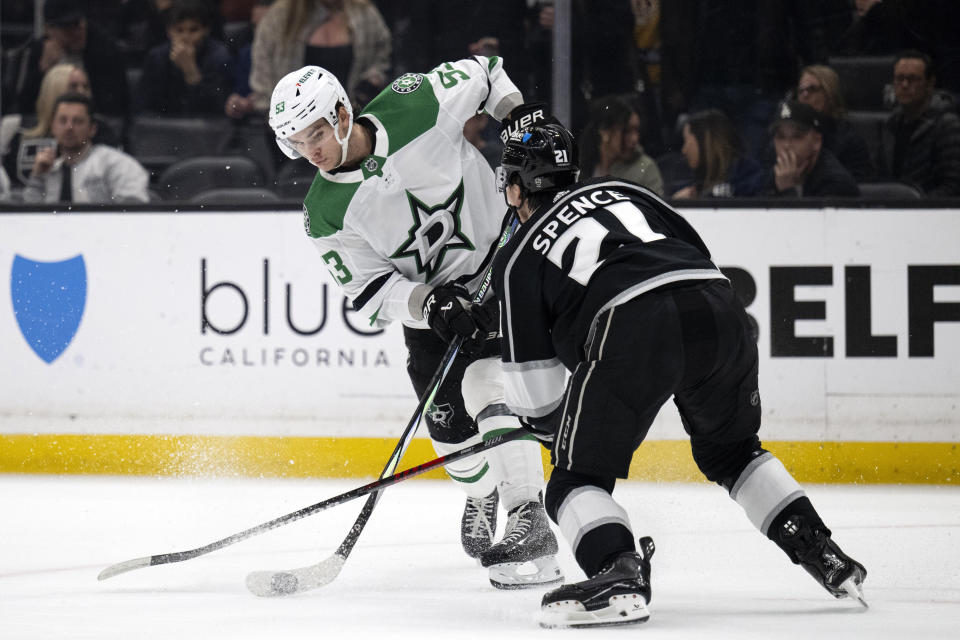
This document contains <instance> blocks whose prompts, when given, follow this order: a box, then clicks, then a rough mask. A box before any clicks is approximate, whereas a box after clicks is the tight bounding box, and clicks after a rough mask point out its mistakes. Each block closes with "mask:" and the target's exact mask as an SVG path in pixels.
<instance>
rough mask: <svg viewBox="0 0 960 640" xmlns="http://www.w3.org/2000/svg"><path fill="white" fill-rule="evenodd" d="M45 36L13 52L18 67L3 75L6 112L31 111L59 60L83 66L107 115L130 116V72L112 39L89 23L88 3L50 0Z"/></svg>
mask: <svg viewBox="0 0 960 640" xmlns="http://www.w3.org/2000/svg"><path fill="white" fill-rule="evenodd" d="M43 18H44V36H43V37H42V38H39V39H33V40H31V41H30V42H29V43H27V44H26V45H25V46H24V48H23V49H22V50H20V51H17V52H13V58H14V62H13V63H12V64H10V66H9V67H8V68H10V69H12V70H14V71H15V73H13V74H10V78H9V81H10V82H12V85H11V84H7V82H8V80H7V79H4V93H3V99H4V108H3V112H4V113H21V114H32V113H33V109H34V104H35V103H36V100H37V94H38V93H39V92H40V82H41V80H42V79H43V76H44V74H45V73H46V72H47V71H48V70H50V69H51V68H52V67H53V66H55V65H56V64H58V63H61V62H72V63H74V64H79V65H82V66H83V68H84V69H86V71H87V73H88V74H89V76H90V86H91V87H92V89H93V93H94V95H96V96H97V105H98V109H99V110H100V111H101V112H102V113H104V114H105V115H108V116H123V117H125V116H126V115H127V107H128V105H127V74H126V70H125V69H124V66H123V59H122V57H121V56H120V52H119V50H118V49H117V47H116V45H115V44H114V42H113V41H112V40H111V38H110V37H109V36H108V35H107V34H106V33H105V32H103V31H102V30H101V29H100V27H98V26H97V25H96V24H88V23H87V13H86V8H85V3H83V2H80V1H78V0H46V2H44V4H43Z"/></svg>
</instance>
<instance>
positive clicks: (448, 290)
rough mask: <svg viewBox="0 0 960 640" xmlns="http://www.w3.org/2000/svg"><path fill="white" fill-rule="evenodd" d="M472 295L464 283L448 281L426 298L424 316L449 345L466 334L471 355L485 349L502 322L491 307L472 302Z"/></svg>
mask: <svg viewBox="0 0 960 640" xmlns="http://www.w3.org/2000/svg"><path fill="white" fill-rule="evenodd" d="M469 297H470V294H469V293H467V290H466V289H465V288H464V287H463V286H461V285H459V284H456V283H454V282H448V283H446V284H442V285H440V286H439V287H435V288H434V289H433V291H431V292H430V293H429V295H427V298H426V300H424V301H423V317H424V319H425V320H426V321H427V324H429V325H430V328H431V329H433V330H434V332H435V333H436V334H437V335H438V336H440V337H441V338H443V340H444V342H446V343H447V344H449V343H451V342H453V340H454V339H455V338H456V337H457V336H460V337H462V338H463V347H462V349H463V351H464V352H465V353H467V354H471V353H477V352H479V351H480V350H482V349H483V346H484V344H485V343H486V341H487V339H488V338H489V336H490V334H491V333H493V334H494V337H495V336H496V332H497V323H498V318H497V317H496V314H495V313H493V312H492V311H491V308H490V307H489V306H487V305H476V304H472V303H471V302H470V301H469V300H468V298H469ZM493 308H494V309H496V301H494V304H493Z"/></svg>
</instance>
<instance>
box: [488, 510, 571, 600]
mask: <svg viewBox="0 0 960 640" xmlns="http://www.w3.org/2000/svg"><path fill="white" fill-rule="evenodd" d="M507 516H508V519H507V526H506V530H505V531H504V534H503V539H502V540H501V541H500V542H498V543H496V544H495V545H493V546H492V547H490V548H489V549H487V550H486V551H484V552H483V553H482V554H480V564H481V565H482V566H484V567H487V568H488V569H489V570H490V584H492V585H493V586H495V587H496V588H498V589H526V588H528V587H539V586H542V585H545V584H553V583H555V582H559V581H561V580H563V574H561V573H560V565H558V564H557V558H556V554H557V550H558V547H557V537H556V536H555V535H553V531H551V530H550V524H549V522H548V521H547V512H546V511H544V510H543V505H542V504H541V503H540V501H539V500H531V501H530V502H525V503H523V504H521V505H520V506H518V507H515V508H514V509H511V511H510V513H509V514H507Z"/></svg>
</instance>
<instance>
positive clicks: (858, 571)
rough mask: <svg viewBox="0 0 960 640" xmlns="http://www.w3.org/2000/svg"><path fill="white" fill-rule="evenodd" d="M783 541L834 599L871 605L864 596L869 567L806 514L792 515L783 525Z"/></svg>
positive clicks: (796, 558)
mask: <svg viewBox="0 0 960 640" xmlns="http://www.w3.org/2000/svg"><path fill="white" fill-rule="evenodd" d="M780 540H781V541H782V542H783V544H784V545H785V546H786V547H788V548H789V549H790V556H791V558H792V559H793V561H794V562H795V563H797V564H799V565H800V566H802V567H803V568H804V569H806V570H807V573H809V574H810V575H811V576H813V578H814V580H816V581H817V582H819V583H820V584H821V585H823V588H824V589H826V590H827V591H829V592H830V594H831V595H832V596H833V597H834V598H853V599H855V600H857V601H858V602H860V604H862V605H863V606H864V607H866V606H868V605H867V601H866V600H864V599H863V581H864V579H865V578H866V577H867V570H866V569H864V568H863V565H862V564H860V563H859V562H857V561H856V560H854V559H853V558H851V557H850V556H848V555H847V554H845V553H844V552H843V551H841V550H840V547H839V546H837V543H836V542H834V541H833V540H831V539H830V536H828V535H827V534H826V533H824V532H823V531H820V530H818V529H814V528H813V527H811V526H810V525H809V524H808V523H807V522H806V521H805V520H804V519H803V517H802V516H790V517H789V518H787V520H786V522H784V523H783V525H782V526H781V527H780Z"/></svg>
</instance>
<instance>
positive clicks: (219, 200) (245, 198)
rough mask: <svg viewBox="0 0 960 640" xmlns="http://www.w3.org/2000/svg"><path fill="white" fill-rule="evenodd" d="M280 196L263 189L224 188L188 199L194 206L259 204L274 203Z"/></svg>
mask: <svg viewBox="0 0 960 640" xmlns="http://www.w3.org/2000/svg"><path fill="white" fill-rule="evenodd" d="M279 200H280V196H278V195H277V194H276V193H274V192H273V191H271V190H270V189H266V188H264V187H226V188H222V189H208V190H206V191H201V192H200V193H198V194H197V195H195V196H193V197H192V198H190V202H192V203H194V204H233V205H239V206H242V205H245V204H261V203H265V202H276V201H279Z"/></svg>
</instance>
